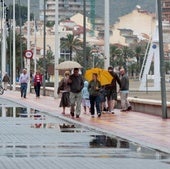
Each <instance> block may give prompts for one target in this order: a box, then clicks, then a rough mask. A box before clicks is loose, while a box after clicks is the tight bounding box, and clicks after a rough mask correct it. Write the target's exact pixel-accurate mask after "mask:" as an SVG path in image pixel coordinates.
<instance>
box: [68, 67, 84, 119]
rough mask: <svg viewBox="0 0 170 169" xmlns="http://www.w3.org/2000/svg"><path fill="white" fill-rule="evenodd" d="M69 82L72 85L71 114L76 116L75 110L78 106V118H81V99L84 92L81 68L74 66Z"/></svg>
mask: <svg viewBox="0 0 170 169" xmlns="http://www.w3.org/2000/svg"><path fill="white" fill-rule="evenodd" d="M68 83H69V85H70V104H71V109H70V114H71V116H72V117H74V113H75V112H74V111H75V106H76V118H79V116H80V113H81V101H82V94H81V91H82V89H83V87H84V82H83V77H82V76H81V75H80V74H79V69H78V68H74V70H73V74H72V75H70V77H69V80H68Z"/></svg>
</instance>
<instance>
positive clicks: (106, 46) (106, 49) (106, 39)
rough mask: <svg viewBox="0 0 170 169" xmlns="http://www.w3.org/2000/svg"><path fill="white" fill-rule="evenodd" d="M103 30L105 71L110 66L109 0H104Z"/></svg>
mask: <svg viewBox="0 0 170 169" xmlns="http://www.w3.org/2000/svg"><path fill="white" fill-rule="evenodd" d="M104 25H105V27H104V28H105V29H104V55H105V57H106V59H105V62H104V68H105V69H107V68H108V67H109V65H110V43H109V35H110V28H109V0H105V24H104Z"/></svg>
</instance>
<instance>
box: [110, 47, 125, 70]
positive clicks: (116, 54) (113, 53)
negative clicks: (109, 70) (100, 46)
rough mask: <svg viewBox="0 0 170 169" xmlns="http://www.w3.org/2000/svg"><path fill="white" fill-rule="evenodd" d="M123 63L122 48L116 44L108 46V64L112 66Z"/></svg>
mask: <svg viewBox="0 0 170 169" xmlns="http://www.w3.org/2000/svg"><path fill="white" fill-rule="evenodd" d="M122 63H123V58H122V49H121V47H118V46H116V45H111V46H110V64H111V65H112V66H113V67H116V66H121V65H122Z"/></svg>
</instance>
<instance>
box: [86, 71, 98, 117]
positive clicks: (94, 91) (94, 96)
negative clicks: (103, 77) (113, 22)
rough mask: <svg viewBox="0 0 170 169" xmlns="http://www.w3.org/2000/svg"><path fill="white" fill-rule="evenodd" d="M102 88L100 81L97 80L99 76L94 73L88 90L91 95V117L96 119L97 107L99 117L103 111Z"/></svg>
mask: <svg viewBox="0 0 170 169" xmlns="http://www.w3.org/2000/svg"><path fill="white" fill-rule="evenodd" d="M100 88H101V84H100V82H99V80H97V74H96V73H93V75H92V80H91V81H90V82H89V86H88V90H89V93H90V112H91V117H92V118H94V114H95V108H94V107H95V106H96V110H97V116H98V117H100V116H101V109H100Z"/></svg>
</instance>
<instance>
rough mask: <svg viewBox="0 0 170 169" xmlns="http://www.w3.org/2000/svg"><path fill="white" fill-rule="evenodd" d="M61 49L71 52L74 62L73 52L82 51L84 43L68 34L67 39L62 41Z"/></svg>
mask: <svg viewBox="0 0 170 169" xmlns="http://www.w3.org/2000/svg"><path fill="white" fill-rule="evenodd" d="M61 40H62V41H61V48H64V49H66V50H69V51H70V60H72V54H73V51H78V50H80V48H81V46H82V42H81V41H80V40H79V39H78V37H75V36H74V35H72V34H68V35H67V37H66V38H65V39H61Z"/></svg>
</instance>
